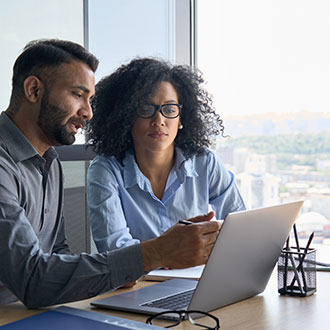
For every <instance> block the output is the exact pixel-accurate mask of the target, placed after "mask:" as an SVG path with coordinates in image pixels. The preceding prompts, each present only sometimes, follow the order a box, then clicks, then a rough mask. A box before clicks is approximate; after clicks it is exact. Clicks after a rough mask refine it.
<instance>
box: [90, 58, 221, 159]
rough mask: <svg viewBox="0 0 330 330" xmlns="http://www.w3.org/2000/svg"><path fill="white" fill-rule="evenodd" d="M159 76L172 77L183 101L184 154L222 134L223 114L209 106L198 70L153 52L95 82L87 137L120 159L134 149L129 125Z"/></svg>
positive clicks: (101, 151)
mask: <svg viewBox="0 0 330 330" xmlns="http://www.w3.org/2000/svg"><path fill="white" fill-rule="evenodd" d="M163 81H166V82H169V83H171V84H172V85H173V86H174V88H175V90H176V92H177V94H178V99H179V103H180V104H182V111H181V114H180V121H181V124H182V125H183V129H181V130H179V131H178V134H177V136H176V138H175V145H176V146H178V147H179V148H181V150H182V152H183V153H184V155H185V156H186V157H191V156H192V155H196V154H201V153H203V152H204V151H205V147H208V146H210V145H212V144H213V142H214V141H215V137H216V136H217V135H219V134H222V135H223V131H224V127H223V124H222V119H221V118H220V116H219V115H218V114H216V113H215V110H214V108H213V106H212V99H211V96H210V95H209V94H208V92H207V91H206V90H205V89H203V87H202V85H203V83H204V79H203V78H202V75H201V73H200V72H199V71H198V70H196V69H193V68H191V67H189V66H187V65H171V64H169V63H167V62H165V61H163V60H159V59H154V58H137V59H134V60H132V61H131V62H130V63H129V64H127V65H122V66H121V67H119V68H118V69H117V70H116V71H115V72H114V73H112V74H111V75H109V76H106V77H104V78H103V79H101V80H100V82H99V83H98V84H97V85H96V87H95V97H94V99H93V101H92V108H93V113H94V117H93V118H92V120H91V121H90V122H89V124H88V125H87V139H88V143H90V144H92V145H93V146H94V150H95V151H96V152H97V153H98V154H103V155H106V156H115V157H116V159H117V160H118V161H119V162H122V160H123V158H124V157H125V153H126V151H127V150H129V149H132V148H133V147H134V146H133V140H132V136H131V129H132V126H133V123H134V121H135V119H136V118H137V116H136V109H137V108H138V107H139V106H141V105H144V104H146V103H150V100H151V98H152V97H153V95H154V93H155V91H156V89H157V87H158V86H159V84H160V83H161V82H163Z"/></svg>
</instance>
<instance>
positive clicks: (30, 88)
mask: <svg viewBox="0 0 330 330" xmlns="http://www.w3.org/2000/svg"><path fill="white" fill-rule="evenodd" d="M23 86H24V95H25V97H26V99H27V100H28V101H29V102H31V103H37V102H38V101H39V99H40V95H41V88H42V82H41V81H40V80H39V79H38V78H37V77H36V76H28V77H27V78H26V79H25V80H24V85H23Z"/></svg>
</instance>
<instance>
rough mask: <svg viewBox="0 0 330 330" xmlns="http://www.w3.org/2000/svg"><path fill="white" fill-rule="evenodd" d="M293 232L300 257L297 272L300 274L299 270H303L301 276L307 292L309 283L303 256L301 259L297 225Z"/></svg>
mask: <svg viewBox="0 0 330 330" xmlns="http://www.w3.org/2000/svg"><path fill="white" fill-rule="evenodd" d="M293 232H294V238H295V240H296V245H297V251H298V256H299V266H298V268H297V270H298V272H299V270H301V275H302V279H303V283H304V288H305V290H306V291H307V282H306V277H305V270H304V267H303V262H302V261H303V259H302V256H301V257H300V246H299V239H298V233H297V227H296V224H294V225H293ZM299 267H300V268H299Z"/></svg>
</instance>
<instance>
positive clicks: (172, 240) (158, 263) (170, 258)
mask: <svg viewBox="0 0 330 330" xmlns="http://www.w3.org/2000/svg"><path fill="white" fill-rule="evenodd" d="M213 216H214V212H209V213H208V214H206V215H200V216H197V217H195V218H191V219H188V220H189V221H191V222H193V223H192V224H189V225H183V224H176V225H175V226H173V227H171V228H170V229H168V230H167V231H166V232H165V233H163V234H162V235H161V236H159V237H157V238H154V239H152V240H149V241H146V242H143V243H141V251H142V258H143V264H144V271H145V272H149V271H151V270H153V269H156V268H159V267H169V268H186V267H193V266H197V265H202V264H205V263H206V261H207V259H208V257H209V254H210V252H211V250H212V248H213V244H214V242H215V241H216V238H217V236H218V233H219V229H220V227H221V223H220V222H218V221H210V220H211V219H212V218H213Z"/></svg>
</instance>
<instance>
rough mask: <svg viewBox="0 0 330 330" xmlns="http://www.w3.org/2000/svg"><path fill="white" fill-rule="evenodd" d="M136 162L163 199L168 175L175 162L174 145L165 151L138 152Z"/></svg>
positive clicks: (154, 190)
mask: <svg viewBox="0 0 330 330" xmlns="http://www.w3.org/2000/svg"><path fill="white" fill-rule="evenodd" d="M135 158H136V162H137V164H138V166H139V168H140V170H141V172H142V173H143V174H144V175H145V176H146V177H147V178H148V179H149V181H150V183H151V187H152V190H153V192H154V194H155V195H156V196H157V197H158V198H159V199H162V197H163V194H164V191H165V188H166V182H167V179H168V176H169V174H170V172H171V169H172V167H173V164H174V158H175V157H174V147H173V149H172V150H167V151H166V153H165V152H157V153H154V152H143V153H141V152H136V153H135Z"/></svg>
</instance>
